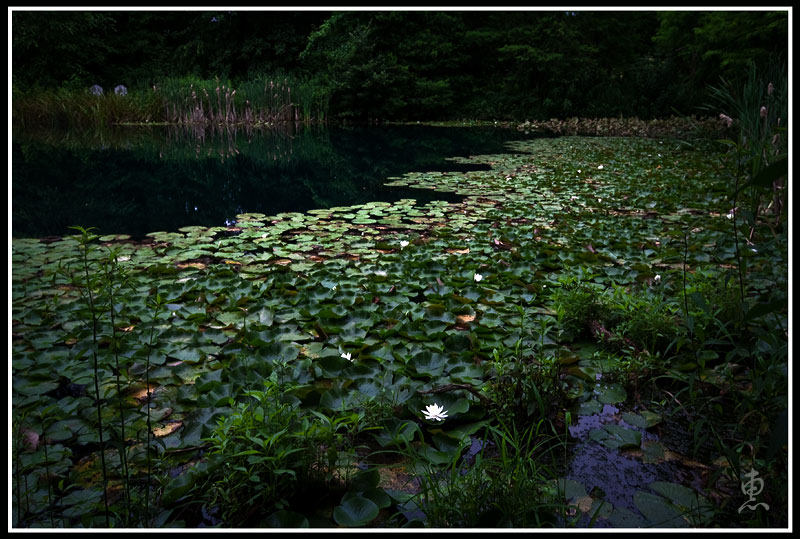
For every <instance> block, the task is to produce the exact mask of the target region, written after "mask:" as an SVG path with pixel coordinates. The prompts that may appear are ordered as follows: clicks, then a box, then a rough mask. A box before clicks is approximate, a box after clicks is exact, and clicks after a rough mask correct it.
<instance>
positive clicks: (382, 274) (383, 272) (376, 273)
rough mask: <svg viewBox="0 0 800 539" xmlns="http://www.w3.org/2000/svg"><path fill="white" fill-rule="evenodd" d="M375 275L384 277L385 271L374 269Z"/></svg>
mask: <svg viewBox="0 0 800 539" xmlns="http://www.w3.org/2000/svg"><path fill="white" fill-rule="evenodd" d="M375 275H377V276H378V277H386V275H387V273H386V271H384V270H375Z"/></svg>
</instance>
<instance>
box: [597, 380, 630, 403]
mask: <svg viewBox="0 0 800 539" xmlns="http://www.w3.org/2000/svg"><path fill="white" fill-rule="evenodd" d="M595 393H597V400H598V401H600V402H601V403H603V404H617V403H620V402H625V399H627V398H628V394H627V392H626V391H625V388H624V387H622V386H621V385H619V384H610V385H603V384H601V385H600V387H597V388H595Z"/></svg>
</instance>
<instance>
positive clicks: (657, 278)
mask: <svg viewBox="0 0 800 539" xmlns="http://www.w3.org/2000/svg"><path fill="white" fill-rule="evenodd" d="M653 281H655V282H656V283H660V282H661V275H656V276H655V277H653Z"/></svg>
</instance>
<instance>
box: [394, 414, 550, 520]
mask: <svg viewBox="0 0 800 539" xmlns="http://www.w3.org/2000/svg"><path fill="white" fill-rule="evenodd" d="M547 426H548V422H547V421H546V420H539V421H536V422H532V423H528V426H526V427H525V428H522V429H519V428H518V427H517V426H516V424H515V423H500V424H499V425H498V426H490V427H488V428H487V430H486V434H485V436H484V437H483V438H482V439H475V440H474V441H473V445H475V444H479V446H480V448H479V449H478V452H477V453H476V454H474V455H473V456H471V457H469V458H467V457H466V456H462V449H457V447H458V444H457V445H456V449H455V450H448V451H449V455H447V458H446V459H444V461H443V462H441V463H434V462H431V461H430V460H424V459H421V458H420V456H421V455H422V454H424V452H421V451H410V450H407V451H406V452H404V454H405V455H406V456H407V458H409V459H411V461H412V463H413V464H412V466H413V468H414V469H415V470H417V478H418V481H419V483H420V492H419V494H417V495H415V496H412V497H409V498H408V499H406V500H405V503H404V504H403V505H402V507H401V510H402V511H404V512H406V513H410V514H412V515H413V514H415V511H421V513H422V516H421V517H417V519H418V520H421V521H422V523H423V525H424V526H426V527H432V528H476V527H477V528H498V527H499V528H505V527H514V528H516V527H525V528H533V527H535V528H539V527H550V526H555V524H556V519H555V510H556V509H557V508H558V504H557V503H556V492H555V489H554V488H553V486H552V485H553V478H554V476H553V474H554V468H553V464H552V462H553V460H552V459H553V458H554V454H553V453H552V451H553V448H554V447H557V446H553V445H551V444H550V442H551V437H552V434H551V433H550V432H545V430H546V428H547ZM434 441H436V439H434ZM437 443H439V442H437ZM460 445H461V446H462V448H463V447H465V444H460ZM466 445H468V444H466ZM411 518H412V523H413V522H414V517H411Z"/></svg>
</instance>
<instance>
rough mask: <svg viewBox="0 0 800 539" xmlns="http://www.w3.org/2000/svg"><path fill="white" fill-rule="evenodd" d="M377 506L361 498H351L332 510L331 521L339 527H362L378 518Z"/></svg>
mask: <svg viewBox="0 0 800 539" xmlns="http://www.w3.org/2000/svg"><path fill="white" fill-rule="evenodd" d="M378 512H379V509H378V506H377V505H376V504H375V502H373V501H372V500H370V499H368V498H365V497H363V496H351V497H349V498H347V499H346V500H343V501H342V504H341V505H338V506H336V507H334V508H333V519H334V520H335V521H336V523H337V524H339V525H340V526H346V527H348V528H354V527H359V526H364V525H366V524H368V523H369V522H370V521H372V520H373V519H375V517H377V516H378Z"/></svg>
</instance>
